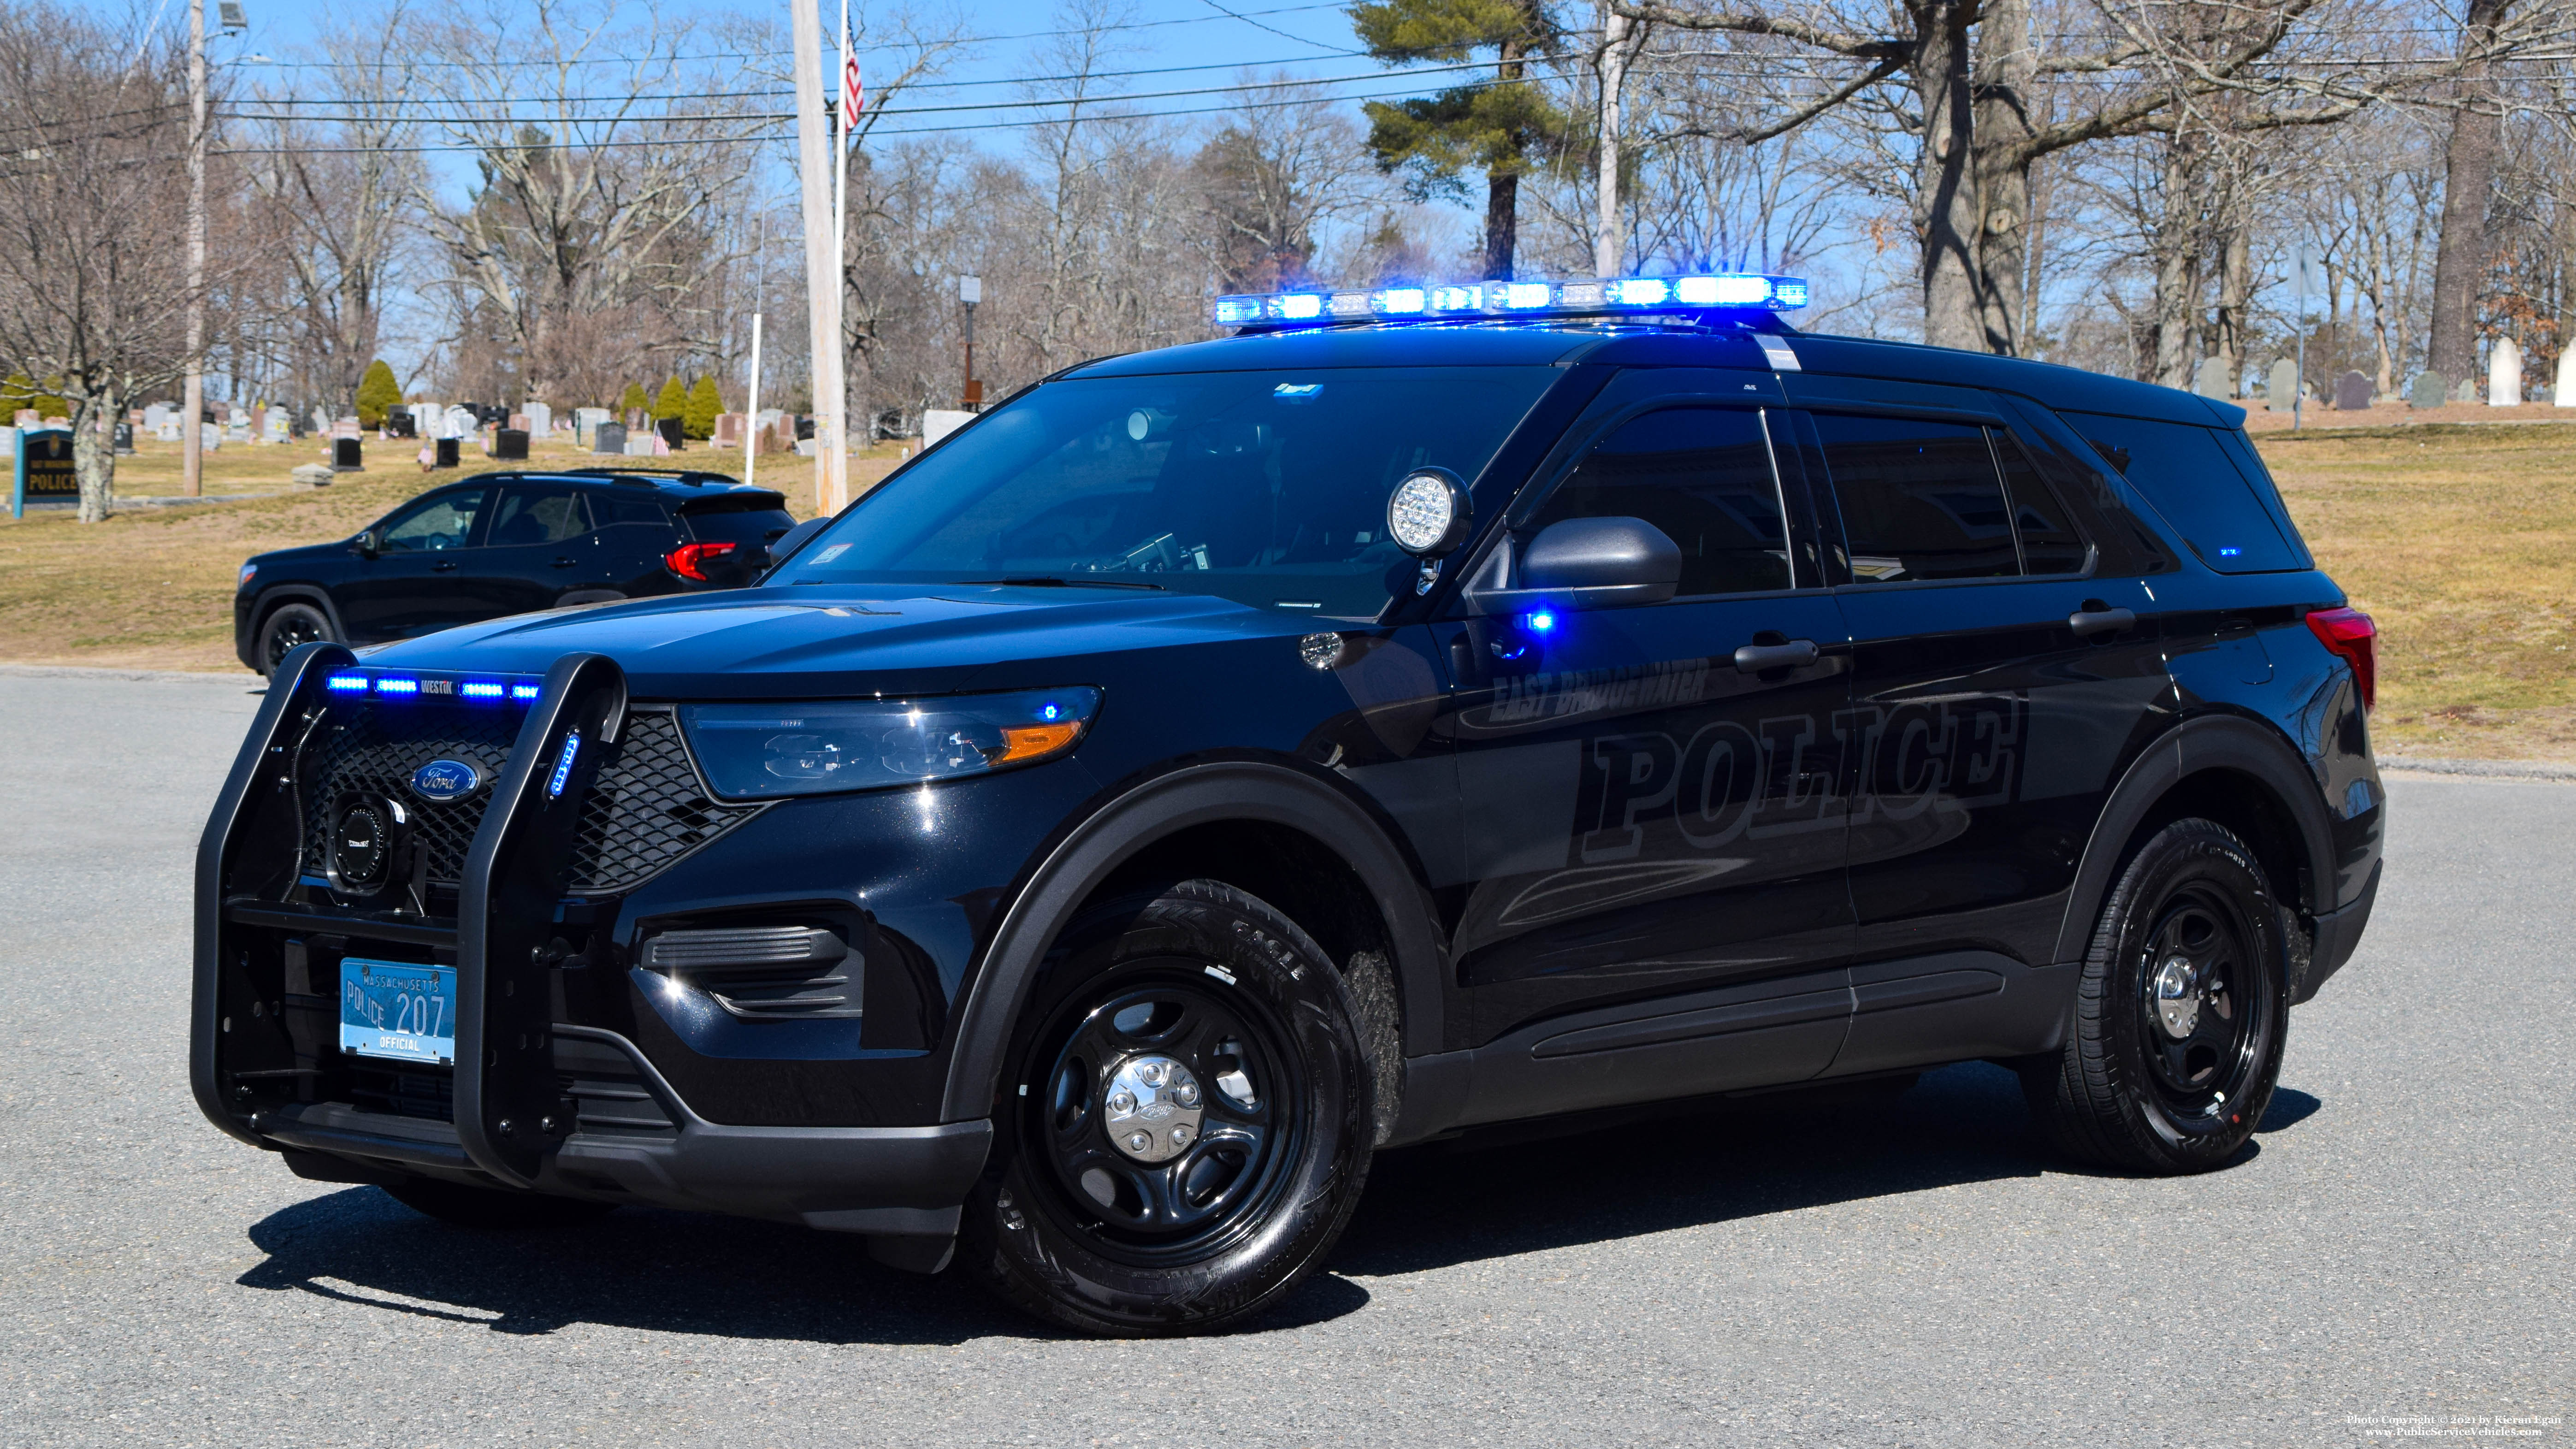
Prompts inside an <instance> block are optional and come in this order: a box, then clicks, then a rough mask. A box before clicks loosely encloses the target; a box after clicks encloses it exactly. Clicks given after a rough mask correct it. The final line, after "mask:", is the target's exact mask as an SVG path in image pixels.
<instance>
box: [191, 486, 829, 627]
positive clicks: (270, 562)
mask: <svg viewBox="0 0 2576 1449" xmlns="http://www.w3.org/2000/svg"><path fill="white" fill-rule="evenodd" d="M794 524H795V520H794V519H793V518H791V517H789V516H788V513H787V502H786V500H785V499H784V498H781V497H780V496H779V495H778V494H776V493H773V492H771V491H769V490H768V489H766V488H751V487H746V486H744V485H743V484H741V483H739V482H737V481H735V480H734V479H732V478H728V477H726V476H725V475H723V474H721V473H699V472H682V473H649V472H636V471H633V470H627V469H620V470H615V471H610V470H605V469H587V468H579V469H573V470H571V471H568V472H563V473H483V474H478V475H476V476H475V477H472V478H465V479H460V480H459V481H457V482H454V483H451V484H448V485H447V486H446V487H443V488H439V489H435V490H433V491H431V492H428V493H424V494H422V495H421V496H420V497H418V498H415V499H413V500H411V501H410V502H409V503H406V504H404V505H403V506H402V507H400V508H398V509H395V510H394V511H393V512H392V513H389V514H387V515H385V516H384V517H383V518H381V519H378V520H377V521H376V522H375V523H374V524H372V525H370V526H369V527H367V528H366V529H365V530H364V531H363V532H361V533H359V534H358V535H357V536H356V537H355V538H350V539H345V540H342V541H340V542H337V543H319V544H313V545H311V546H309V547H305V548H285V549H279V550H277V551H275V552H273V553H263V554H259V555H256V556H254V557H253V558H251V560H250V561H249V562H247V563H245V564H243V565H242V571H241V586H240V589H239V591H238V592H237V593H236V594H235V595H234V597H233V653H234V654H236V655H238V656H240V658H241V662H242V663H244V664H247V665H249V666H250V667H251V668H253V669H255V670H258V671H259V672H260V673H262V674H266V673H268V672H269V671H270V670H272V669H274V668H275V667H276V666H277V662H278V661H279V660H281V659H284V658H285V657H286V655H287V653H288V651H290V650H292V649H294V648H295V646H297V645H299V644H309V643H312V642H314V641H315V640H330V641H336V642H339V643H343V644H380V643H384V642H386V641H387V640H392V639H408V638H411V637H414V636H416V635H420V634H428V633H433V632H435V631H437V630H440V629H445V628H449V627H451V626H454V625H457V624H471V623H474V622H476V621H478V620H482V619H497V618H500V617H502V616H504V615H508V614H524V613H528V612H530V611H531V610H536V609H554V608H561V607H563V606H564V605H567V604H598V603H606V602H609V601H611V600H615V599H641V598H649V597H651V596H654V595H657V594H677V593H685V592H688V591H690V590H694V589H727V588H736V587H739V586H741V585H743V584H747V583H750V582H751V581H752V580H753V579H756V578H758V577H759V576H760V573H761V571H762V570H763V569H765V568H767V567H768V566H769V545H770V544H771V543H773V542H775V541H776V540H777V539H778V537H779V536H780V535H782V534H784V533H785V532H787V530H788V529H789V528H791V527H793V526H794Z"/></svg>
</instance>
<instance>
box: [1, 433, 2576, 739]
mask: <svg viewBox="0 0 2576 1449" xmlns="http://www.w3.org/2000/svg"><path fill="white" fill-rule="evenodd" d="M2530 411H2532V412H2533V413H2534V414H2535V415H2536V416H2537V415H2543V410H2540V409H2532V410H2530ZM2327 416H2332V415H2331V414H2327ZM2256 443H2257V446H2258V447H2260V448H2261V449H2262V451H2263V455H2264V457H2265V458H2266V460H2268V461H2269V462H2270V464H2271V466H2272V471H2273V473H2274V475H2275V476H2276V477H2277V478H2278V479H2279V480H2280V484H2281V490H2282V492H2283V493H2284V494H2285V495H2286V496H2287V497H2288V499H2289V503H2290V510H2291V512H2292V513H2293V514H2295V515H2296V516H2297V518H2298V520H2299V526H2300V528H2301V529H2302V530H2303V531H2304V532H2305V533H2306V534H2307V538H2308V542H2309V545H2310V546H2311V547H2312V548H2313V549H2314V550H2315V551H2316V555H2317V558H2318V560H2319V561H2320V562H2321V563H2322V564H2323V565H2324V566H2325V568H2326V569H2327V570H2328V571H2329V572H2331V573H2332V574H2333V575H2334V576H2335V578H2336V579H2337V580H2339V581H2340V582H2341V583H2342V584H2343V586H2344V587H2345V588H2346V589H2347V590H2349V591H2350V593H2351V595H2352V599H2353V603H2354V604H2355V605H2356V606H2357V607H2359V608H2362V609H2366V610H2368V611H2369V612H2370V614H2371V615H2372V616H2373V617H2374V618H2376V619H2377V620H2378V621H2379V627H2380V632H2381V636H2382V637H2381V641H2380V668H2379V715H2378V718H2377V719H2376V721H2375V724H2376V727H2377V739H2378V744H2379V746H2380V748H2381V749H2382V750H2384V751H2388V752H2391V753H2404V754H2415V755H2447V756H2470V757H2483V758H2500V759H2549V760H2576V660H2571V657H2570V651H2569V646H2570V645H2571V644H2576V422H2570V423H2554V422H2550V423H2534V424H2532V425H2528V426H2522V425H2516V426H2471V425H2452V424H2441V423H2437V424H2432V425H2419V426H2395V427H2370V428H2346V429H2331V428H2321V427H2312V428H2310V429H2308V430H2307V431H2306V432H2305V433H2304V434H2302V435H2298V436H2295V437H2294V436H2292V435H2290V434H2288V433H2287V432H2285V431H2283V432H2272V431H2264V432H2258V433H2257V434H2256ZM140 446H141V447H142V448H143V450H144V451H143V452H142V453H141V454H140V455H139V456H137V457H133V458H126V459H121V460H119V466H118V468H117V487H118V491H119V493H120V495H122V496H124V497H129V498H131V497H138V496H147V495H154V494H160V495H167V494H175V493H176V492H177V491H178V446H177V445H176V444H162V443H157V442H152V441H148V440H147V441H145V442H144V443H142V444H141V445H140ZM319 451H320V450H319V446H318V445H293V446H286V447H276V448H247V447H240V446H235V447H229V448H225V449H223V450H221V451H220V452H218V453H215V454H212V455H209V457H208V459H207V481H206V491H207V492H208V493H210V494H246V493H247V494H261V495H265V496H260V497H256V498H251V499H248V500H245V501H241V502H233V503H212V504H198V505H187V506H180V507H135V508H129V509H126V510H125V511H123V512H120V513H119V514H118V515H117V516H116V517H114V518H112V519H110V520H108V521H107V522H106V523H103V524H97V525H94V526H92V527H88V528H83V527H81V526H80V525H79V524H77V523H75V522H73V521H72V518H71V515H70V513H69V512H68V510H65V511H60V512H56V511H51V510H48V511H45V512H41V513H40V512H30V513H29V514H28V516H27V518H26V519H25V520H24V521H23V522H15V523H13V522H11V521H9V520H8V518H7V516H6V515H5V513H0V661H10V662H18V663H59V664H90V665H110V666H122V667H148V668H161V669H209V670H237V669H239V668H240V667H241V666H240V665H239V663H238V662H237V661H235V660H234V658H233V656H232V594H233V578H234V574H235V571H236V570H237V569H238V568H239V567H240V565H241V561H242V560H243V559H244V558H245V557H247V556H249V555H250V554H253V553H257V552H259V551H261V550H263V549H271V548H282V547H286V546H289V545H293V544H300V543H318V542H322V541H325V540H328V539H334V538H345V537H347V536H348V535H350V534H352V533H355V532H357V531H358V529H359V528H360V527H362V526H364V525H365V524H367V523H368V522H370V521H372V520H374V519H375V518H377V517H380V516H381V515H383V514H384V513H385V512H386V511H387V510H388V509H390V508H392V507H393V506H394V505H395V504H397V503H399V502H401V501H402V500H404V499H406V498H409V497H411V496H412V495H414V494H416V493H419V492H420V491H422V490H423V488H424V487H426V486H428V484H429V483H431V482H432V481H444V478H443V477H442V478H441V479H437V480H433V479H430V478H424V477H423V476H422V475H421V473H420V472H419V471H418V469H417V468H416V467H414V466H413V465H412V463H411V462H410V461H409V457H410V455H409V451H408V450H399V451H393V450H388V449H387V448H386V446H385V445H382V444H374V445H371V446H370V448H369V453H370V455H371V456H372V457H374V458H375V459H377V461H376V463H375V464H374V470H373V471H371V472H367V473H359V474H344V475H342V476H341V478H340V479H339V481H337V482H335V483H334V484H333V485H332V486H330V487H329V488H324V489H304V488H297V487H295V486H294V485H293V483H292V482H291V481H290V480H289V479H288V477H287V472H288V470H289V469H291V468H293V467H294V466H295V465H296V464H298V463H304V462H309V461H314V460H315V459H316V458H317V456H318V454H319ZM469 451H470V450H469ZM897 457H898V451H897V450H896V449H894V448H882V449H878V450H876V451H874V452H872V453H870V454H869V455H867V456H866V457H864V458H862V459H860V460H858V462H857V465H856V466H855V467H854V469H853V473H854V475H855V478H856V481H858V482H859V483H861V484H862V485H866V484H872V483H874V482H875V481H876V480H877V479H879V478H882V477H883V476H884V475H885V474H886V472H888V471H889V470H890V469H892V467H893V466H894V464H895V462H896V460H897ZM532 461H533V462H534V463H536V464H537V465H538V466H545V465H547V464H549V463H551V464H553V465H554V466H557V467H563V466H573V465H575V464H576V463H577V462H587V461H589V458H588V455H586V454H581V453H578V452H576V451H575V450H574V449H573V448H571V447H570V446H569V445H546V444H541V445H539V446H538V448H537V449H536V457H535V458H534V459H533V460H532ZM681 461H683V462H689V463H703V464H704V465H705V466H708V467H712V468H716V469H718V470H720V471H725V472H739V470H740V465H741V462H742V458H741V455H740V454H738V453H732V452H716V451H712V450H711V451H707V452H694V453H690V454H687V455H684V457H683V458H682V460H681ZM469 471H470V468H469ZM761 471H762V473H763V474H764V475H766V481H768V482H770V483H772V484H775V485H777V486H779V487H781V488H782V489H784V490H785V491H786V492H787V494H788V501H789V506H790V507H791V508H792V509H794V510H795V512H796V514H797V516H798V517H800V518H801V517H806V516H808V515H809V514H810V513H811V512H812V509H813V489H812V478H813V467H812V464H810V463H808V462H806V461H805V460H803V459H797V458H774V457H773V458H763V459H762V460H761ZM444 476H454V475H444Z"/></svg>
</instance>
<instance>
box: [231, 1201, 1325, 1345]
mask: <svg viewBox="0 0 2576 1449" xmlns="http://www.w3.org/2000/svg"><path fill="white" fill-rule="evenodd" d="M250 1240H251V1241H252V1242H253V1243H254V1244H256V1245H257V1246H258V1247H259V1248H260V1249H261V1250H262V1251H264V1252H266V1253H267V1254H268V1259H267V1261H265V1262H263V1263H261V1264H259V1265H258V1266H256V1267H254V1268H252V1269H251V1270H250V1271H249V1272H247V1273H244V1274H242V1275H241V1277H240V1278H238V1279H236V1280H235V1281H236V1282H238V1283H240V1284H241V1285H242V1286H243V1287H246V1288H261V1289H267V1290H270V1291H274V1292H301V1293H309V1294H312V1295H314V1296H316V1297H320V1298H329V1299H333V1300H336V1301H338V1302H342V1303H352V1304H360V1305H364V1306H366V1307H370V1308H378V1309H382V1310H384V1311H387V1312H391V1313H401V1314H410V1315H414V1316H418V1317H424V1318H435V1319H442V1320H445V1321H447V1322H451V1323H480V1324H483V1325H485V1326H487V1327H489V1328H490V1329H491V1330H492V1331H494V1332H496V1333H524V1334H543V1333H552V1332H554V1331H555V1330H556V1329H559V1328H563V1327H565V1326H567V1325H570V1324H574V1323H595V1324H603V1325H609V1326H614V1327H622V1328H635V1329H644V1330H648V1331H654V1332H666V1333H692V1334H712V1335H717V1336H720V1337H726V1338H748V1339H763V1338H769V1339H791V1340H797V1341H801V1342H808V1343H822V1344H860V1343H869V1344H951V1345H953V1344H959V1343H965V1342H969V1341H971V1340H974V1339H979V1338H992V1337H1006V1338H1063V1337H1072V1336H1073V1335H1070V1334H1064V1333H1060V1332H1058V1331H1056V1330H1054V1329H1051V1328H1049V1327H1048V1326H1047V1325H1045V1324H1042V1323H1039V1322H1038V1321H1036V1320H1034V1319H1031V1318H1029V1317H1026V1316H1025V1315H1023V1314H1021V1313H1018V1312H1016V1311H1014V1310H1013V1309H1011V1308H1009V1307H1007V1306H1005V1305H1004V1304H1002V1303H1000V1302H999V1301H997V1300H995V1299H994V1298H992V1297H991V1296H989V1295H988V1294H986V1293H984V1292H983V1291H981V1290H980V1289H979V1288H978V1287H977V1286H976V1285H975V1284H974V1283H972V1282H970V1281H968V1280H967V1277H966V1275H965V1274H964V1273H962V1272H960V1271H958V1270H957V1269H956V1268H955V1267H953V1266H952V1267H951V1268H950V1269H949V1270H948V1271H947V1272H945V1273H942V1274H940V1275H938V1276H937V1277H934V1278H924V1277H920V1276H918V1275H915V1274H910V1273H901V1272H896V1271H894V1270H892V1269H889V1268H886V1267H883V1266H880V1265H879V1264H877V1263H874V1262H872V1261H870V1260H869V1258H868V1255H867V1246H866V1244H865V1243H864V1242H863V1241H862V1240H861V1239H859V1238H856V1237H852V1236H848V1235H846V1234H841V1233H825V1232H816V1231H813V1230H811V1229H807V1228H801V1227H795V1226H792V1225H789V1224H785V1223H766V1222H757V1221H753V1220H750V1219H745V1218H726V1217H716V1216H710V1215H701V1214H696V1213H685V1212H671V1211H664V1210H660V1209H652V1208H622V1209H620V1210H618V1211H617V1212H613V1213H610V1214H608V1215H607V1216H606V1217H603V1218H599V1219H596V1220H594V1221H592V1222H588V1223H584V1224H580V1225H578V1226H572V1227H561V1228H533V1229H524V1230H517V1231H507V1232H503V1231H481V1230H476V1229H471V1228H460V1227H455V1226H451V1225H449V1224H446V1223H441V1222H437V1221H435V1220H432V1219H430V1218H425V1217H423V1216H421V1215H420V1214H418V1213H415V1212H413V1211H412V1210H411V1209H409V1208H407V1207H404V1206H403V1205H402V1204H400V1203H398V1202H396V1201H394V1200H393V1199H392V1198H390V1197H388V1196H386V1195H385V1194H384V1193H382V1192H379V1191H377V1190H376V1189H374V1188H372V1187H356V1188H345V1189H341V1190H338V1191H333V1192H328V1193H325V1194H324V1195H322V1196H320V1197H315V1198H309V1199H307V1200H305V1201H303V1202H300V1203H297V1204H295V1205H294V1206H293V1207H289V1208H284V1209H281V1210H279V1211H277V1212H274V1213H271V1214H269V1215H268V1216H267V1217H265V1218H263V1219H261V1220H260V1221H259V1222H257V1223H254V1224H253V1225H252V1226H251V1229H250ZM1368 1301H1369V1295H1368V1290H1366V1289H1364V1288H1362V1287H1360V1286H1359V1285H1358V1284H1356V1283H1352V1282H1350V1281H1348V1280H1347V1279H1343V1278H1337V1277H1333V1276H1331V1275H1329V1274H1318V1275H1317V1276H1315V1277H1314V1278H1312V1279H1309V1280H1308V1281H1307V1282H1306V1283H1304V1284H1302V1285H1301V1286H1300V1287H1299V1288H1298V1289H1297V1291H1296V1292H1295V1293H1294V1294H1292V1295H1291V1296H1290V1297H1289V1299H1288V1300H1287V1301H1286V1302H1284V1303H1282V1304H1280V1305H1279V1306H1278V1307H1276V1308H1274V1309H1272V1310H1271V1311H1270V1312H1268V1313H1265V1314H1263V1315H1262V1316H1261V1317H1260V1318H1258V1319H1256V1320H1254V1321H1252V1322H1250V1323H1247V1324H1245V1325H1243V1327H1242V1331H1244V1332H1254V1333H1258V1332H1265V1331H1275V1330H1279V1329H1285V1328H1297V1327H1303V1326H1305V1325H1307V1324H1311V1323H1321V1322H1325V1321H1328V1320H1331V1319H1334V1318H1339V1317H1341V1316H1342V1315H1344V1314H1346V1313H1351V1312H1355V1311H1357V1310H1358V1309H1360V1308H1362V1307H1364V1306H1366V1305H1367V1303H1368Z"/></svg>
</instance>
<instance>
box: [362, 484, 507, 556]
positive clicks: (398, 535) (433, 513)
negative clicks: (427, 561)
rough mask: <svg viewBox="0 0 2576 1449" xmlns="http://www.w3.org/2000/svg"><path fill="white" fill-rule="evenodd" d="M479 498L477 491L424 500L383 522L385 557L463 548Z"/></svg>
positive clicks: (481, 500)
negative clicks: (388, 554) (389, 554)
mask: <svg viewBox="0 0 2576 1449" xmlns="http://www.w3.org/2000/svg"><path fill="white" fill-rule="evenodd" d="M483 498H484V493H483V490H482V489H480V488H469V489H467V490H465V491H463V492H461V493H439V494H434V495H432V496H431V497H428V498H424V499H422V500H421V501H420V502H418V503H415V504H413V505H412V506H411V507H409V508H407V509H405V510H403V511H402V512H400V513H397V514H395V515H394V516H393V517H392V518H390V519H388V520H386V522H385V524H384V527H383V537H382V547H383V548H384V550H385V552H387V553H419V552H424V551H427V550H432V549H447V548H463V547H464V546H465V541H466V540H467V539H469V538H472V537H473V536H474V515H475V513H476V512H478V511H479V510H480V509H481V508H482V507H483Z"/></svg>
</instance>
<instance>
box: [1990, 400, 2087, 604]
mask: <svg viewBox="0 0 2576 1449" xmlns="http://www.w3.org/2000/svg"><path fill="white" fill-rule="evenodd" d="M1994 444H1995V461H1996V462H1998V463H2001V464H2003V469H2004V485H2005V488H2006V489H2007V491H2008V492H2009V493H2010V494H2011V496H2012V505H2013V529H2014V531H2015V532H2016V533H2017V534H2019V535H2020V537H2021V562H2022V567H2023V569H2024V570H2026V571H2027V572H2030V573H2034V574H2080V573H2082V572H2084V566H2085V565H2086V564H2088V563H2090V562H2092V559H2093V550H2092V548H2091V547H2090V546H2089V545H2087V544H2086V543H2085V542H2084V535H2083V534H2081V533H2078V532H2077V531H2076V529H2075V516H2074V514H2073V513H2071V512H2069V511H2068V509H2067V507H2066V500H2064V499H2062V498H2060V497H2058V496H2057V490H2056V489H2054V488H2051V487H2049V486H2048V480H2047V479H2046V478H2044V477H2042V476H2040V471H2039V469H2038V467H2037V466H2036V465H2034V464H2033V463H2032V462H2031V460H2030V455H2029V454H2028V453H2026V452H2024V451H2023V450H2022V446H2021V444H2020V443H2019V442H2018V441H2017V440H2015V439H2014V437H2013V436H2012V435H2011V434H2010V433H2002V432H1998V433H1996V434H1994Z"/></svg>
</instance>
